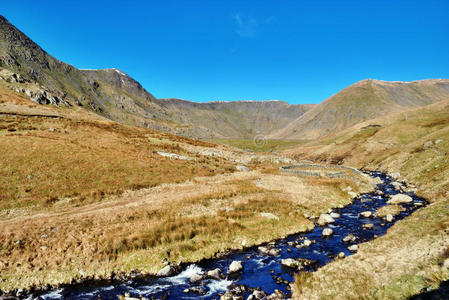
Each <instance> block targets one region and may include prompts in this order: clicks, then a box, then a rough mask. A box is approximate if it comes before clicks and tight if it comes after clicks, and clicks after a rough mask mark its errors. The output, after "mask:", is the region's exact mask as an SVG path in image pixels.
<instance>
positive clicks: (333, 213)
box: [330, 212, 340, 219]
mask: <svg viewBox="0 0 449 300" xmlns="http://www.w3.org/2000/svg"><path fill="white" fill-rule="evenodd" d="M330 216H331V217H332V218H334V219H338V218H340V214H338V213H336V212H332V213H330Z"/></svg>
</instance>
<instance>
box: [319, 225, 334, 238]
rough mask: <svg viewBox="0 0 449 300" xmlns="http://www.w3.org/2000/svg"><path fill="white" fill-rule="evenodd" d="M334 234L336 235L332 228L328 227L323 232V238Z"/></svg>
mask: <svg viewBox="0 0 449 300" xmlns="http://www.w3.org/2000/svg"><path fill="white" fill-rule="evenodd" d="M332 234H334V231H333V230H332V228H329V227H327V228H324V229H323V232H322V235H323V236H331V235H332Z"/></svg>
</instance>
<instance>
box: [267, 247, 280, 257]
mask: <svg viewBox="0 0 449 300" xmlns="http://www.w3.org/2000/svg"><path fill="white" fill-rule="evenodd" d="M281 251H282V250H281V249H270V251H268V254H269V255H271V256H278V255H279V254H281Z"/></svg>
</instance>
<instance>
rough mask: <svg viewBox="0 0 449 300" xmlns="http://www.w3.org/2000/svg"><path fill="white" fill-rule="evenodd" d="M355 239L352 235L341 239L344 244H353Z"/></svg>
mask: <svg viewBox="0 0 449 300" xmlns="http://www.w3.org/2000/svg"><path fill="white" fill-rule="evenodd" d="M356 239H357V237H356V236H355V235H353V234H352V233H350V234H348V235H347V236H345V237H344V238H343V242H344V243H351V242H355V240H356Z"/></svg>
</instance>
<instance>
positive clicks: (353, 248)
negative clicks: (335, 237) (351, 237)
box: [348, 245, 359, 252]
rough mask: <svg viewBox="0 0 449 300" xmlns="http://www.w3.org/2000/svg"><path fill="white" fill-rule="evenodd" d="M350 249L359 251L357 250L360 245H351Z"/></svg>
mask: <svg viewBox="0 0 449 300" xmlns="http://www.w3.org/2000/svg"><path fill="white" fill-rule="evenodd" d="M348 250H349V251H351V252H357V250H359V246H357V245H351V246H349V247H348Z"/></svg>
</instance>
